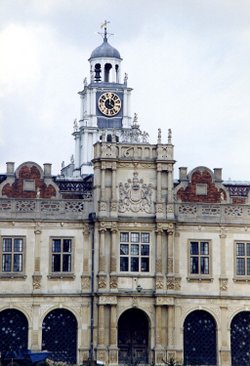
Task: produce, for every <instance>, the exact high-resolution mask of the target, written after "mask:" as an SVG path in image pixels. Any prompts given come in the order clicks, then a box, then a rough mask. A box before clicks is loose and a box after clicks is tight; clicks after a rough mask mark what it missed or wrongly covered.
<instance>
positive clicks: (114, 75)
mask: <svg viewBox="0 0 250 366" xmlns="http://www.w3.org/2000/svg"><path fill="white" fill-rule="evenodd" d="M108 23H109V22H107V21H105V22H104V24H103V26H102V27H103V28H104V33H101V36H102V37H103V42H102V44H101V45H100V46H98V47H97V48H95V49H94V51H93V52H92V53H91V56H90V58H89V62H90V77H91V82H98V83H100V82H104V83H120V63H121V61H122V58H121V56H120V52H119V51H118V50H117V49H116V48H114V47H113V46H111V44H110V43H109V42H108V36H109V35H111V34H110V33H108V32H107V25H108Z"/></svg>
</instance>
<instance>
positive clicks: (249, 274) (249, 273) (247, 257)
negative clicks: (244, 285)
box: [234, 240, 250, 280]
mask: <svg viewBox="0 0 250 366" xmlns="http://www.w3.org/2000/svg"><path fill="white" fill-rule="evenodd" d="M238 244H244V252H245V254H244V255H238V254H237V246H238ZM247 244H248V245H249V255H247ZM238 258H239V259H244V271H245V273H244V274H238V273H237V272H238V270H237V267H238V265H237V259H238ZM248 260H249V263H250V241H249V240H235V241H234V275H235V278H236V279H248V280H250V268H249V271H248V269H247V261H248ZM249 266H250V264H249Z"/></svg>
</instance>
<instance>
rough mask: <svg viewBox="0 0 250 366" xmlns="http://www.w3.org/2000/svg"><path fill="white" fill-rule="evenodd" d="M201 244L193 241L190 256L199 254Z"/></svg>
mask: <svg viewBox="0 0 250 366" xmlns="http://www.w3.org/2000/svg"><path fill="white" fill-rule="evenodd" d="M198 244H199V243H198V242H196V241H191V243H190V254H199V249H198V248H199V245H198Z"/></svg>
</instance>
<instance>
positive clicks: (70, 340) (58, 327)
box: [42, 309, 77, 364]
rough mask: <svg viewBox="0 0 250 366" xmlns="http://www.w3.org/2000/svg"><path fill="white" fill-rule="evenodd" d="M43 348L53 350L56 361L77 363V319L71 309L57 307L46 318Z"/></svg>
mask: <svg viewBox="0 0 250 366" xmlns="http://www.w3.org/2000/svg"><path fill="white" fill-rule="evenodd" d="M42 349H43V350H47V351H50V352H52V356H51V358H52V359H53V360H54V361H63V362H66V363H70V364H76V359H77V357H76V351H77V321H76V318H75V316H74V315H73V314H72V313H71V312H70V311H68V310H66V309H55V310H53V311H51V312H50V313H49V314H48V315H47V316H46V317H45V318H44V321H43V333H42Z"/></svg>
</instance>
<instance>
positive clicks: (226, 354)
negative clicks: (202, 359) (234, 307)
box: [218, 306, 231, 366]
mask: <svg viewBox="0 0 250 366" xmlns="http://www.w3.org/2000/svg"><path fill="white" fill-rule="evenodd" d="M220 310H221V329H220V331H219V334H218V340H219V341H220V340H221V342H220V343H221V346H219V348H220V365H221V366H228V365H230V360H231V352H230V346H229V344H230V328H229V329H228V328H227V321H228V319H227V312H228V307H227V306H221V307H220Z"/></svg>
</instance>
